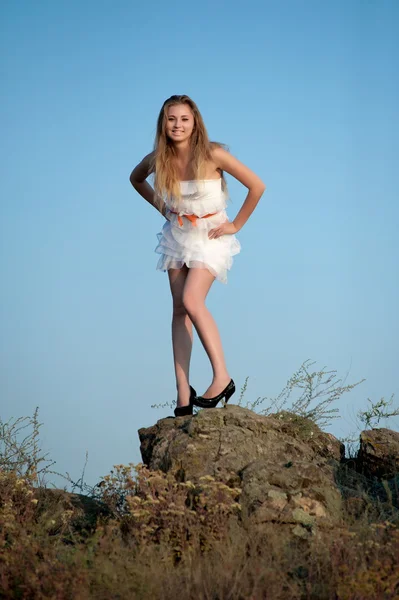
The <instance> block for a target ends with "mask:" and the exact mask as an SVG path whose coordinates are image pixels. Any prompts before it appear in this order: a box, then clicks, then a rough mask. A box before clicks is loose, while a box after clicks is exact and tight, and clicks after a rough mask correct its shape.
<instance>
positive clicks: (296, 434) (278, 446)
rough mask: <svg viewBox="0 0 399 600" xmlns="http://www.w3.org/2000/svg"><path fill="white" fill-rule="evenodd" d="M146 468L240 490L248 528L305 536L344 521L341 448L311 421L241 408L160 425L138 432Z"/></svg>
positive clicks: (172, 420) (181, 418) (343, 453)
mask: <svg viewBox="0 0 399 600" xmlns="http://www.w3.org/2000/svg"><path fill="white" fill-rule="evenodd" d="M139 437H140V442H141V454H142V458H143V462H144V463H145V464H146V465H147V466H148V467H149V468H150V469H160V470H162V471H170V470H172V471H174V472H175V473H176V476H177V477H179V478H181V479H182V480H186V481H187V480H190V481H193V482H198V481H199V479H200V477H202V476H204V475H211V476H212V477H214V478H215V479H216V480H218V481H222V482H224V483H226V484H227V485H230V486H235V487H240V488H241V489H242V494H241V498H240V502H241V507H242V521H243V523H244V524H245V523H249V522H255V523H257V524H262V523H268V522H275V521H278V522H279V523H280V524H286V525H287V526H290V527H291V528H292V529H293V531H294V533H296V534H297V535H300V536H306V535H309V534H310V533H311V532H312V531H314V529H315V527H316V525H319V526H321V527H333V526H334V525H336V524H338V523H339V522H340V519H341V510H342V496H341V493H340V490H339V487H338V485H337V484H336V481H335V471H336V468H337V465H339V464H340V461H341V459H342V458H343V457H344V455H345V448H344V446H343V444H342V443H341V442H340V441H339V440H337V439H336V438H335V437H334V436H333V435H331V434H328V433H325V432H323V431H322V430H321V429H319V427H318V426H317V425H316V424H315V423H314V422H313V421H311V420H308V419H304V418H301V417H298V416H295V415H293V414H292V413H288V412H282V413H278V414H276V415H271V416H267V417H265V416H262V415H258V414H256V413H254V412H253V411H251V410H248V409H245V408H241V407H239V406H234V405H231V406H227V408H225V409H224V408H223V409H219V408H216V409H206V410H202V411H200V412H199V413H198V414H196V415H194V416H189V417H180V418H177V419H169V418H168V419H161V420H160V421H158V422H157V423H156V425H154V426H152V427H149V428H146V429H140V430H139Z"/></svg>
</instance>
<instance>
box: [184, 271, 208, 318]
mask: <svg viewBox="0 0 399 600" xmlns="http://www.w3.org/2000/svg"><path fill="white" fill-rule="evenodd" d="M214 281H215V277H214V275H212V273H211V272H210V271H208V269H189V270H188V275H187V278H186V281H185V284H184V289H183V304H184V306H185V307H186V309H187V310H188V311H189V312H190V310H191V311H192V310H194V309H195V307H196V306H198V305H199V304H202V303H204V302H205V298H206V296H207V294H208V292H209V290H210V289H211V286H212V283H213V282H214Z"/></svg>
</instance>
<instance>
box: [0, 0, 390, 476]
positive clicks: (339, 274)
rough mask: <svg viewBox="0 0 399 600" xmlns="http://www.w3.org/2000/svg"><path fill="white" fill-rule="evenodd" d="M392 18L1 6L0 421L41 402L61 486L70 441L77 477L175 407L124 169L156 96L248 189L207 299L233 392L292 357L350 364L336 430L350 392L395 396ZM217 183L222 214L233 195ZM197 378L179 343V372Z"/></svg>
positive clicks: (345, 367) (275, 378)
mask: <svg viewBox="0 0 399 600" xmlns="http://www.w3.org/2000/svg"><path fill="white" fill-rule="evenodd" d="M398 18H399V4H398V2H396V1H395V0H391V1H387V0H374V1H371V0H370V1H364V0H351V1H349V2H348V1H346V0H345V1H342V0H330V1H324V2H320V1H318V0H317V1H316V0H306V1H305V0H302V1H299V0H287V1H286V2H278V1H277V0H275V1H273V2H268V1H266V2H265V1H264V0H262V1H259V2H255V1H253V0H249V1H248V2H245V3H243V2H235V1H232V2H231V1H230V2H213V1H212V2H209V1H208V2H203V3H200V4H193V3H187V2H168V3H165V2H157V1H155V2H151V3H150V4H148V3H135V2H128V1H118V0H116V1H115V2H112V3H111V2H104V1H101V2H99V1H98V0H97V1H96V2H94V0H87V1H84V2H77V1H76V0H74V1H71V0H70V1H68V2H66V1H61V0H60V1H59V2H50V1H43V0H38V1H37V2H31V1H29V2H28V1H26V0H20V1H18V2H12V1H11V0H3V2H2V3H1V6H0V23H1V24H0V40H1V41H0V44H1V80H2V95H1V131H2V142H3V143H2V148H1V166H2V176H1V207H0V211H1V215H0V216H1V253H0V269H1V272H0V275H1V290H2V291H1V300H0V310H1V312H0V338H1V342H0V353H1V356H0V359H1V360H0V363H1V365H0V368H1V372H0V376H1V378H0V386H1V390H0V391H1V413H0V416H1V418H2V420H3V421H7V420H8V419H10V418H11V417H14V418H17V417H19V416H28V415H33V412H34V409H35V407H36V406H39V418H40V422H42V423H43V426H42V427H41V429H40V431H41V436H40V439H41V443H42V448H43V452H49V458H51V459H52V460H55V461H56V465H55V466H54V467H53V468H54V469H55V470H57V471H59V472H61V473H65V472H66V471H68V473H70V475H71V477H72V478H73V479H74V480H75V481H76V480H77V479H78V478H79V477H80V475H81V471H82V468H83V465H84V461H85V453H86V450H87V451H88V453H89V460H88V465H87V467H86V474H85V481H86V482H87V483H88V484H89V485H94V484H95V483H96V482H97V481H98V480H99V478H100V477H101V476H103V475H105V474H107V473H108V472H109V470H110V469H111V468H112V466H113V465H114V464H120V463H122V464H127V463H129V462H133V463H137V462H140V460H141V457H140V453H139V440H138V435H137V430H138V429H139V428H140V427H144V426H149V425H151V424H153V423H154V422H155V421H156V420H157V419H159V418H162V417H164V416H167V415H169V414H171V410H170V409H167V408H166V409H154V408H151V404H154V403H157V402H166V401H172V400H174V399H175V381H174V373H173V362H172V350H171V334H170V318H171V299H170V292H169V287H168V281H167V275H166V274H165V273H160V272H157V271H156V270H155V267H156V263H157V260H158V256H157V255H156V254H155V253H154V248H155V246H156V244H157V238H156V234H157V232H159V231H160V229H161V227H162V223H163V218H162V217H161V216H160V215H159V214H158V213H157V212H156V211H155V210H154V209H153V208H152V207H151V206H149V205H148V204H147V203H146V202H145V200H144V199H143V198H141V196H139V195H138V194H137V193H136V192H135V190H134V189H133V188H132V187H131V185H130V183H129V175H130V172H131V170H132V168H133V167H134V166H135V165H136V164H137V162H139V161H140V160H141V158H142V157H143V156H144V155H145V154H147V153H148V152H150V151H151V149H152V145H153V139H154V134H155V125H156V119H157V116H158V113H159V110H160V108H161V106H162V103H163V102H164V100H165V99H166V98H167V97H169V96H170V95H172V94H188V95H189V96H191V97H192V98H193V99H194V100H195V102H196V103H197V104H198V107H199V109H200V111H201V113H202V115H203V118H204V120H205V124H206V126H207V130H208V133H209V136H210V138H211V139H213V140H218V141H221V142H224V143H226V144H227V145H228V146H229V148H230V151H231V152H232V154H234V155H235V156H236V157H237V158H238V159H239V160H241V161H242V162H244V163H245V164H247V165H248V166H249V167H250V168H251V169H252V170H254V171H255V172H256V173H257V174H258V175H259V176H260V177H261V178H262V179H263V181H264V182H265V183H266V185H267V189H266V191H265V193H264V195H263V197H262V199H261V201H260V203H259V205H258V207H257V209H256V210H255V212H254V213H253V215H252V216H251V218H250V219H249V221H248V222H247V223H246V225H245V226H244V228H243V229H242V230H241V231H240V232H239V234H238V236H239V240H240V242H241V245H242V252H241V254H239V255H238V256H236V257H235V261H234V265H233V269H232V271H231V272H230V274H229V282H228V284H227V285H226V286H224V285H223V284H220V283H219V282H215V284H214V286H213V288H212V290H211V293H210V296H209V302H208V305H209V308H210V309H211V310H212V311H213V314H214V316H215V318H216V320H217V322H218V324H219V327H220V331H221V335H222V339H223V342H224V347H225V353H226V357H227V361H228V367H229V370H230V372H231V375H232V376H233V377H234V379H235V381H236V384H237V387H238V388H240V387H241V386H242V385H243V383H244V381H245V378H246V377H247V376H248V377H249V381H248V389H247V392H246V396H245V399H246V400H255V399H256V398H257V397H258V396H271V397H272V396H275V395H277V394H278V393H279V392H280V390H281V389H282V388H283V386H284V385H285V383H286V381H287V379H288V378H289V377H290V376H291V374H292V373H293V372H294V371H296V370H297V369H298V368H299V366H300V365H301V363H302V362H303V361H304V360H306V359H311V360H314V361H316V365H315V367H316V368H322V367H323V366H326V367H327V368H328V369H331V370H332V369H336V370H337V371H338V376H342V377H344V376H345V375H346V374H348V377H347V380H346V383H354V382H356V381H359V380H360V379H362V378H364V377H365V378H366V381H365V382H364V383H363V384H361V385H360V386H358V387H357V388H355V389H354V390H353V391H352V392H351V393H349V394H347V395H346V396H343V397H342V399H341V400H340V401H339V402H338V403H337V405H336V407H338V408H339V409H340V412H341V415H342V419H339V420H336V421H335V422H334V423H333V425H332V426H331V427H330V428H329V430H330V431H331V432H332V433H334V434H335V435H337V436H344V435H347V434H349V433H350V432H351V431H353V430H354V424H355V415H356V413H357V411H358V410H359V409H364V408H366V407H367V400H366V399H367V397H369V398H370V399H372V400H373V401H376V400H378V399H379V398H380V397H381V396H384V397H385V398H386V399H388V398H390V396H391V394H392V393H394V394H395V402H396V405H397V404H398V400H399V384H398V339H399V323H398V306H399V275H398V259H399V242H398V224H399V208H398V191H397V190H398V171H397V165H398V144H399V142H398V140H399V127H398V123H399V119H398V109H397V107H398V106H399V83H398V74H397V65H398V58H399V57H398V54H399V52H398V50H399V42H398V40H399V36H398V22H399V20H398ZM395 166H396V173H395V172H394V167H395ZM227 180H228V184H229V189H230V195H231V198H232V203H231V204H230V206H229V209H228V214H229V216H230V217H231V218H234V216H235V214H236V213H237V211H238V210H239V208H240V206H241V204H242V202H243V201H244V199H245V196H246V192H247V190H246V188H244V186H242V185H241V184H240V183H239V182H238V181H236V180H234V178H232V177H231V176H229V175H227ZM210 377H211V371H210V367H209V362H208V359H207V358H206V356H205V353H204V351H203V349H202V346H201V344H200V342H199V340H198V338H197V337H196V339H195V342H194V353H193V360H192V380H191V383H192V385H194V387H195V388H196V389H197V391H198V392H199V393H201V392H203V391H204V390H205V389H206V388H207V386H208V385H209V382H210ZM236 399H238V394H237V396H236ZM388 426H390V427H392V428H395V429H397V427H398V419H396V421H395V420H391V421H390V422H389V424H388ZM49 481H53V482H54V483H55V484H56V485H59V486H60V487H62V486H63V485H65V483H66V482H65V481H64V480H63V479H61V478H58V477H56V476H53V477H52V478H50V479H49Z"/></svg>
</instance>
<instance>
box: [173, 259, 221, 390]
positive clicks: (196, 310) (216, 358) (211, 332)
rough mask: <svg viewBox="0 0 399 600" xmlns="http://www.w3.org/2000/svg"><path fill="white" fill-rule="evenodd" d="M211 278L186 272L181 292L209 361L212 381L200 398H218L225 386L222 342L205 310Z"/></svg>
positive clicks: (195, 271) (204, 271) (206, 273)
mask: <svg viewBox="0 0 399 600" xmlns="http://www.w3.org/2000/svg"><path fill="white" fill-rule="evenodd" d="M214 280H215V277H214V276H213V275H212V274H211V273H210V272H209V271H208V269H189V272H188V275H187V278H186V282H185V285H184V291H183V305H184V307H185V309H186V311H187V313H188V314H189V316H190V319H191V321H192V323H193V324H194V327H195V329H196V331H197V333H198V336H199V338H200V340H201V342H202V345H203V346H204V349H205V351H206V353H207V355H208V357H209V360H210V361H211V365H212V371H213V380H212V383H211V385H210V386H209V387H208V389H207V390H206V392H205V393H204V394H202V396H203V398H212V397H214V396H216V395H217V394H219V393H220V392H221V391H222V390H223V389H224V388H225V387H226V385H227V384H228V383H229V381H230V379H231V378H230V375H229V373H228V371H227V368H226V363H225V360H224V354H223V348H222V342H221V339H220V335H219V331H218V328H217V325H216V323H215V320H214V318H213V317H212V315H211V313H210V312H209V310H208V308H207V307H206V306H205V299H206V296H207V294H208V292H209V290H210V288H211V285H212V283H213V282H214Z"/></svg>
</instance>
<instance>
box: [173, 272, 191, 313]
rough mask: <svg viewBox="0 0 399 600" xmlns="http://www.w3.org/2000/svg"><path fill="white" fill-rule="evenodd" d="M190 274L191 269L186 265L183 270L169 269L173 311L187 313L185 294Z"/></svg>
mask: <svg viewBox="0 0 399 600" xmlns="http://www.w3.org/2000/svg"><path fill="white" fill-rule="evenodd" d="M188 272H189V269H188V268H187V266H186V265H183V267H182V268H181V269H168V277H169V285H170V291H171V294H172V299H173V309H174V310H175V311H183V312H185V308H184V304H183V293H184V286H185V283H186V280H187V276H188Z"/></svg>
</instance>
